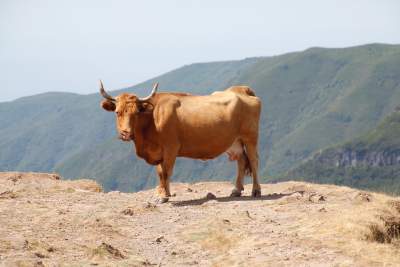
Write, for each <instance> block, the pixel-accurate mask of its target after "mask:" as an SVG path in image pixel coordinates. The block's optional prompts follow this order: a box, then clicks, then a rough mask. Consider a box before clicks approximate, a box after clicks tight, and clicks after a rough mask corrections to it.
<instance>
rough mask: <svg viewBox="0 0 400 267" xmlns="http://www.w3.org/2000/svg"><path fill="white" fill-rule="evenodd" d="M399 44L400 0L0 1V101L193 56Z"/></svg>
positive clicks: (161, 67) (132, 80) (130, 76)
mask: <svg viewBox="0 0 400 267" xmlns="http://www.w3.org/2000/svg"><path fill="white" fill-rule="evenodd" d="M372 42H380V43H396V44H399V43H400V1H397V0H393V1H389V0H375V1H367V0H365V1H350V0H343V1H322V0H315V1H307V0H302V1H295V0H293V1H282V0H279V1H278V0H277V1H266V0H264V1H262V0H260V1H255V0H254V1H252V0H247V1H239V0H238V1H235V0H197V1H192V0H159V1H155V0H143V1H133V0H131V1H128V0H127V1H118V0H109V1H101V0H91V1H90V0H89V1H83V0H67V1H61V0H59V1H56V0H53V1H41V0H31V1H29V0H0V85H1V86H0V101H8V100H11V99H15V98H17V97H21V96H25V95H32V94H37V93H41V92H46V91H69V92H79V93H91V92H95V91H97V81H98V79H99V78H102V79H103V80H104V82H105V84H106V86H107V87H108V88H113V89H117V88H121V87H125V86H129V85H133V84H136V83H138V82H141V81H144V80H146V79H149V78H152V77H154V76H156V75H159V74H162V73H164V72H167V71H169V70H172V69H175V68H177V67H180V66H182V65H185V64H190V63H193V62H205V61H217V60H229V59H242V58H246V57H254V56H271V55H277V54H282V53H286V52H291V51H297V50H303V49H306V48H308V47H312V46H323V47H344V46H353V45H359V44H365V43H372Z"/></svg>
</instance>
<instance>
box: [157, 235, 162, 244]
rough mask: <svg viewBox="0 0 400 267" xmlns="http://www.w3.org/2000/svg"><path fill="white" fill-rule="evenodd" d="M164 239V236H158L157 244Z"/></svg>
mask: <svg viewBox="0 0 400 267" xmlns="http://www.w3.org/2000/svg"><path fill="white" fill-rule="evenodd" d="M163 239H164V236H159V237H157V238H156V242H157V243H161V241H162V240H163Z"/></svg>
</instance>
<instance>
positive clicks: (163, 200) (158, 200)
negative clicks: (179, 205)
mask: <svg viewBox="0 0 400 267" xmlns="http://www.w3.org/2000/svg"><path fill="white" fill-rule="evenodd" d="M168 200H169V198H168V197H159V198H157V199H156V203H157V204H163V203H167V202H168Z"/></svg>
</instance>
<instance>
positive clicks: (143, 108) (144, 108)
mask: <svg viewBox="0 0 400 267" xmlns="http://www.w3.org/2000/svg"><path fill="white" fill-rule="evenodd" d="M153 108H154V106H153V105H152V104H150V103H149V102H142V103H140V104H139V111H140V112H145V113H150V112H153Z"/></svg>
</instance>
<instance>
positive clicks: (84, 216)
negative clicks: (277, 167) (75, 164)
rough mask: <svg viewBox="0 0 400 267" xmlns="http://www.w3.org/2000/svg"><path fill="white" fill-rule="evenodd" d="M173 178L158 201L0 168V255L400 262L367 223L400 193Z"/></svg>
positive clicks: (378, 219) (106, 261)
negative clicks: (239, 187)
mask: <svg viewBox="0 0 400 267" xmlns="http://www.w3.org/2000/svg"><path fill="white" fill-rule="evenodd" d="M171 188H172V192H173V193H176V196H175V197H172V198H171V200H170V202H169V203H167V204H161V205H154V204H151V203H153V200H154V199H155V198H154V196H153V190H148V191H142V192H138V193H129V194H128V193H120V192H109V193H103V192H101V188H100V186H98V185H97V184H96V183H95V182H93V181H91V180H77V181H63V180H60V179H59V177H58V176H57V175H54V174H36V173H0V225H1V228H0V265H3V266H71V265H75V266H82V265H83V266H90V265H92V266H146V265H148V266H152V265H153V266H383V265H385V266H400V246H399V244H398V236H396V234H393V235H392V237H391V238H389V239H387V240H383V241H382V242H383V243H379V242H375V241H376V240H375V239H374V238H373V233H372V232H371V231H372V230H371V229H373V227H372V228H371V226H373V225H375V226H376V227H377V229H381V230H382V229H383V230H382V231H384V233H383V234H385V233H386V232H385V231H386V230H385V229H389V228H384V227H385V223H387V221H385V220H383V218H389V217H390V218H395V219H396V218H400V209H398V207H400V204H399V203H400V200H399V199H398V198H392V197H389V196H386V195H382V194H375V193H367V192H362V191H358V190H354V189H350V188H347V187H338V186H333V185H317V184H308V183H300V182H285V183H278V184H264V185H262V190H263V196H262V197H261V198H260V199H254V198H251V197H249V195H250V192H251V191H250V190H251V188H250V186H246V187H245V196H243V197H241V198H230V197H227V196H228V195H229V194H230V190H231V189H232V186H231V184H230V183H224V182H218V183H215V182H204V183H196V184H182V183H176V184H172V186H171ZM207 193H212V194H214V195H215V196H216V198H213V197H210V196H209V197H208V198H206V195H207ZM396 205H398V206H396ZM396 216H397V217H396ZM395 219H394V220H395ZM391 227H392V228H393V227H394V228H393V229H394V230H396V229H397V228H395V227H396V226H395V224H394V226H393V225H391ZM389 235H390V233H389ZM388 242H390V243H388Z"/></svg>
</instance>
